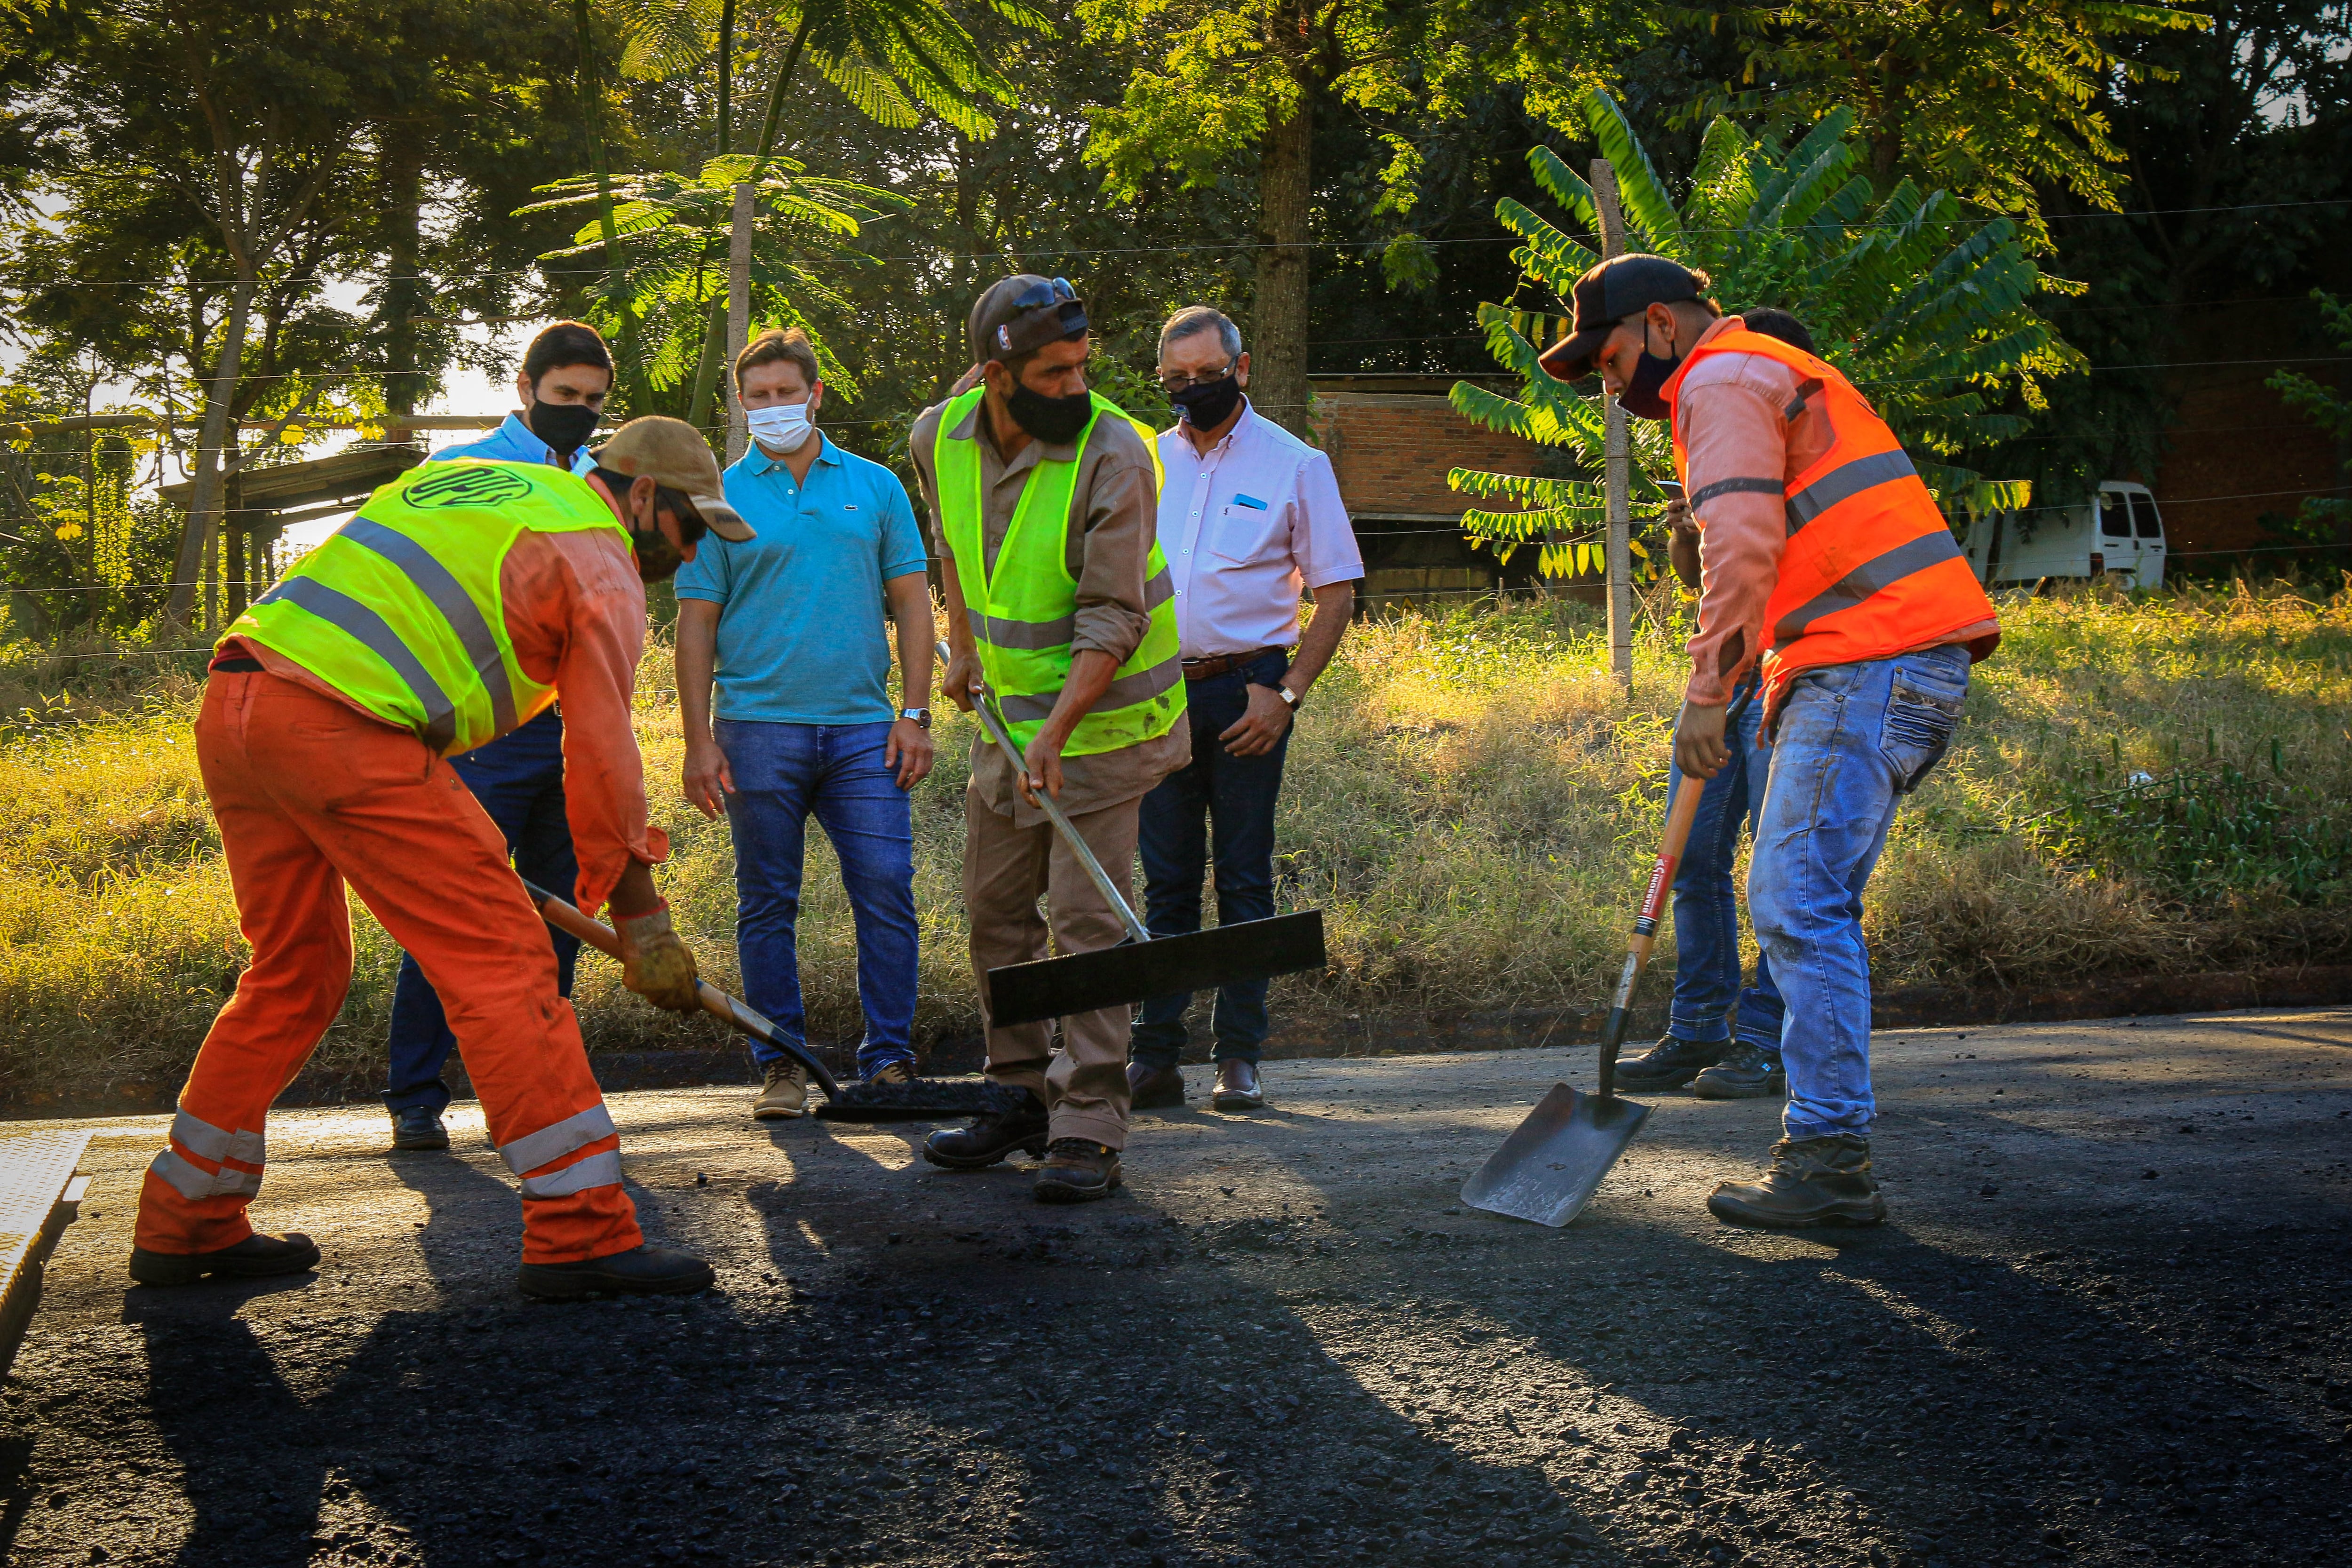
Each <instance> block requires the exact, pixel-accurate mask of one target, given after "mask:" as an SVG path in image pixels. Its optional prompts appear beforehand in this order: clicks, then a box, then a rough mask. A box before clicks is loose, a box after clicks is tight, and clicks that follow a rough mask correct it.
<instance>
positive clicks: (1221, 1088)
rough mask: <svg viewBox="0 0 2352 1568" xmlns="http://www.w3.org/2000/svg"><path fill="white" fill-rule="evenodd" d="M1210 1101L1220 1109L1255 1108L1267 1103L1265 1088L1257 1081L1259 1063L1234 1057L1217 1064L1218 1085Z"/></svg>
mask: <svg viewBox="0 0 2352 1568" xmlns="http://www.w3.org/2000/svg"><path fill="white" fill-rule="evenodd" d="M1209 1103H1210V1104H1211V1105H1213V1106H1214V1107H1216V1108H1217V1109H1218V1110H1257V1109H1258V1108H1259V1107H1261V1106H1263V1105H1265V1089H1263V1088H1262V1087H1260V1085H1259V1083H1258V1081H1257V1063H1255V1062H1245V1061H1243V1060H1241V1059H1240V1058H1232V1059H1229V1060H1226V1061H1222V1062H1219V1063H1218V1064H1217V1087H1216V1089H1215V1091H1214V1092H1213V1093H1212V1094H1211V1095H1210V1096H1209Z"/></svg>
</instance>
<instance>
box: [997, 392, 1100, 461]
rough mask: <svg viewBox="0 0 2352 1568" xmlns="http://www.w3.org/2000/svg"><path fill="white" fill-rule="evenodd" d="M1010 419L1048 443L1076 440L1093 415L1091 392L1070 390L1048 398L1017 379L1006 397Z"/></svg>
mask: <svg viewBox="0 0 2352 1568" xmlns="http://www.w3.org/2000/svg"><path fill="white" fill-rule="evenodd" d="M1004 401H1005V405H1006V406H1007V407H1008V408H1009V409H1010V410H1011V411H1012V414H1013V423H1014V424H1015V425H1018V426H1021V428H1023V429H1024V430H1026V431H1028V432H1029V434H1030V435H1032V436H1034V437H1036V438H1037V439H1038V440H1040V441H1044V442H1045V443H1046V444H1048V445H1049V446H1055V447H1058V446H1061V445H1063V444H1064V443H1065V442H1069V441H1075V440H1076V439H1077V438H1078V432H1079V431H1081V430H1083V429H1085V428H1086V427H1087V420H1089V419H1092V418H1093V417H1094V416H1095V400H1094V395H1093V394H1092V393H1087V392H1077V393H1073V394H1071V395H1069V396H1067V397H1048V396H1046V395H1045V394H1044V393H1041V392H1032V391H1030V390H1029V389H1028V388H1027V387H1025V386H1024V385H1022V384H1020V383H1019V382H1017V381H1016V382H1014V383H1013V395H1012V396H1010V397H1008V398H1006V399H1005V400H1004Z"/></svg>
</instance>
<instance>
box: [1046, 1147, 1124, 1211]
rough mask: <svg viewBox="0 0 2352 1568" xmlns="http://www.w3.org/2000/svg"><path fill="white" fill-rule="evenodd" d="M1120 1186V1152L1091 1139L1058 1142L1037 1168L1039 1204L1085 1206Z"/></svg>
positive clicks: (1047, 1151) (1047, 1152)
mask: <svg viewBox="0 0 2352 1568" xmlns="http://www.w3.org/2000/svg"><path fill="white" fill-rule="evenodd" d="M1116 1186H1118V1150H1116V1149H1113V1148H1110V1147H1109V1146H1108V1145H1107V1144H1102V1143H1097V1142H1095V1141H1094V1140H1093V1139H1091V1138H1056V1139H1055V1140H1054V1144H1053V1147H1052V1148H1050V1149H1048V1150H1046V1151H1045V1163H1044V1164H1042V1165H1040V1166H1038V1167H1037V1185H1036V1188H1035V1191H1036V1194H1037V1201H1038V1202H1039V1203H1041V1204H1082V1203H1085V1202H1086V1201H1087V1199H1089V1198H1104V1197H1108V1196H1109V1195H1110V1192H1111V1189H1112V1188H1113V1187H1116Z"/></svg>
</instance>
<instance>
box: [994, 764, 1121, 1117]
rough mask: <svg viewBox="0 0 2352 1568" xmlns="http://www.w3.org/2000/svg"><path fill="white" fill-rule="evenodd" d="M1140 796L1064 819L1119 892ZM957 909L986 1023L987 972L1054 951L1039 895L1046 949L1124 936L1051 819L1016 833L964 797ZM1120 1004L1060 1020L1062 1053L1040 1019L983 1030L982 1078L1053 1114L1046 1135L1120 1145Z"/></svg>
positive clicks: (1091, 946) (1084, 946) (1090, 945)
mask: <svg viewBox="0 0 2352 1568" xmlns="http://www.w3.org/2000/svg"><path fill="white" fill-rule="evenodd" d="M1142 805H1143V802H1142V797H1140V796H1138V797H1136V798H1135V799H1133V800H1126V801H1121V802H1120V803H1119V804H1118V805H1112V806H1106V807H1104V808H1103V809H1102V810H1100V811H1089V812H1087V813H1084V814H1083V815H1080V816H1073V817H1072V818H1071V819H1070V825H1071V826H1073V827H1076V829H1077V830H1078V837H1081V838H1083V839H1085V840H1086V842H1087V847H1088V848H1090V849H1092V850H1093V851H1094V852H1095V858H1097V859H1098V860H1100V861H1101V862H1102V864H1103V869H1104V870H1106V871H1108V872H1109V873H1110V879H1111V881H1112V883H1113V884H1114V885H1115V886H1116V887H1117V888H1118V890H1119V892H1120V894H1121V895H1122V896H1126V897H1129V899H1130V900H1131V899H1132V895H1131V894H1130V893H1129V889H1130V888H1131V887H1132V885H1133V880H1134V867H1135V833H1136V818H1137V814H1138V813H1139V811H1140V810H1141V809H1142ZM963 819H964V840H963V903H964V911H965V913H966V914H967V915H968V916H969V917H970V919H971V967H972V971H973V973H974V974H975V975H977V976H978V978H979V980H980V996H981V1009H982V1017H983V1020H984V1019H985V1016H986V1013H987V1007H988V972H989V971H990V970H992V969H999V968H1002V967H1003V966H1004V965H1005V964H1008V963H1030V962H1032V961H1034V960H1036V959H1040V958H1046V957H1050V956H1053V954H1052V953H1049V952H1048V951H1047V949H1046V945H1045V932H1046V928H1045V915H1044V914H1041V913H1040V912H1039V911H1038V909H1037V900H1038V899H1039V898H1041V897H1042V898H1043V899H1044V900H1045V905H1046V909H1047V910H1050V911H1051V912H1052V916H1053V922H1054V924H1053V938H1054V943H1053V945H1054V949H1055V951H1056V952H1062V953H1072V952H1095V951H1096V950H1097V949H1098V948H1106V947H1116V946H1118V942H1119V941H1120V940H1121V939H1122V938H1123V937H1124V936H1125V935H1126V934H1127V933H1126V928H1125V927H1123V926H1122V925H1121V924H1120V923H1119V919H1118V913H1117V912H1116V911H1115V910H1112V909H1111V907H1110V906H1109V905H1108V904H1107V903H1105V902H1104V901H1103V896H1102V893H1101V891H1100V890H1099V889H1097V888H1096V887H1095V884H1094V879H1092V878H1091V877H1088V876H1087V869H1086V868H1085V867H1083V866H1081V865H1079V864H1078V861H1077V857H1076V856H1075V855H1072V854H1071V853H1070V850H1069V847H1068V846H1067V845H1066V844H1064V843H1063V842H1062V839H1061V836H1060V835H1059V834H1057V833H1055V831H1054V825H1053V824H1052V823H1050V822H1039V823H1038V824H1037V825H1036V826H1034V827H1020V826H1014V824H1013V818H1012V817H1010V816H999V815H997V813H995V812H993V811H992V810H990V809H989V807H988V805H987V803H986V802H984V801H982V799H981V798H980V796H979V795H978V794H977V793H976V792H974V791H971V790H967V791H965V792H964V797H963ZM1128 1019H1129V1009H1127V1008H1125V1007H1105V1008H1102V1009H1100V1010H1099V1011H1097V1012H1093V1013H1077V1014H1073V1015H1072V1016H1069V1017H1066V1018H1064V1019H1063V1020H1062V1048H1061V1049H1059V1050H1055V1049H1054V1048H1053V1037H1052V1035H1051V1033H1050V1031H1049V1029H1048V1028H1047V1026H1045V1024H1043V1023H1036V1024H1015V1025H1013V1026H1011V1027H1010V1028H1003V1029H999V1028H995V1027H991V1028H990V1029H989V1031H988V1074H989V1076H990V1077H991V1078H993V1079H996V1080H997V1081H998V1082H1000V1083H1006V1084H1012V1085H1014V1086H1017V1087H1019V1088H1022V1089H1027V1090H1029V1091H1030V1092H1031V1093H1032V1094H1034V1095H1035V1096H1037V1098H1038V1099H1040V1100H1044V1101H1045V1105H1046V1108H1047V1109H1048V1110H1050V1111H1051V1112H1052V1115H1053V1129H1052V1131H1051V1133H1050V1134H1049V1136H1051V1137H1055V1138H1091V1139H1093V1140H1094V1141H1095V1142H1097V1143H1100V1144H1103V1145H1105V1146H1106V1147H1108V1148H1112V1149H1123V1148H1125V1147H1126V1146H1127V1034H1128Z"/></svg>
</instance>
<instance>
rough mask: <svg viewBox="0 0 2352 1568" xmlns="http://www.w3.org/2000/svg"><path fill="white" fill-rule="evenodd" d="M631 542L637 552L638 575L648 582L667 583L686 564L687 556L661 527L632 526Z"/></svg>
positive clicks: (630, 531)
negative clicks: (682, 553) (680, 552)
mask: <svg viewBox="0 0 2352 1568" xmlns="http://www.w3.org/2000/svg"><path fill="white" fill-rule="evenodd" d="M629 543H630V545H631V547H633V548H634V549H635V551H636V552H637V575H638V576H639V577H640V578H642V579H643V580H644V581H646V582H648V583H667V582H668V581H669V580H670V579H671V578H672V577H675V576H677V569H678V568H679V567H681V566H683V565H685V564H686V557H685V556H683V555H681V554H679V553H678V549H677V545H675V544H672V543H671V542H669V535H668V534H667V533H664V532H663V531H661V530H660V529H658V528H656V529H642V528H636V527H634V526H633V527H631V528H630V530H629Z"/></svg>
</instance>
